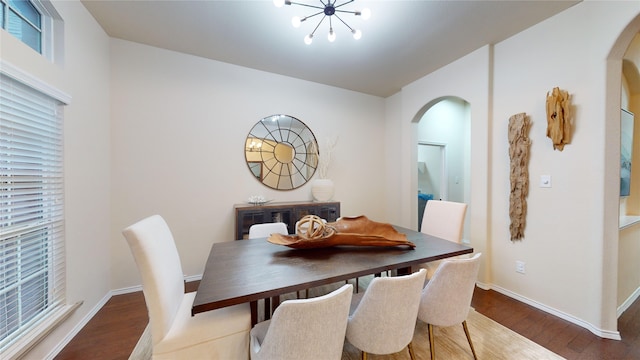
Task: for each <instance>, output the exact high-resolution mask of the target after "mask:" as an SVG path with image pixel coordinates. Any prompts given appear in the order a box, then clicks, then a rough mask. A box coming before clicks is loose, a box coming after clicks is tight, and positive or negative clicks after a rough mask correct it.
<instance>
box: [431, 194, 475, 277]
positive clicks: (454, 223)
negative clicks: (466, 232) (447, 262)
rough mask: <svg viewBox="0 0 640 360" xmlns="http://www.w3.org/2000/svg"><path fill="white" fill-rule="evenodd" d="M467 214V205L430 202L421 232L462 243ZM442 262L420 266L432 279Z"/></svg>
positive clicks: (439, 201)
mask: <svg viewBox="0 0 640 360" xmlns="http://www.w3.org/2000/svg"><path fill="white" fill-rule="evenodd" d="M466 212H467V204H465V203H460V202H454V201H444V200H429V201H427V205H426V206H425V208H424V215H423V216H422V225H421V227H420V232H422V233H424V234H427V235H432V236H435V237H439V238H441V239H445V240H449V241H451V242H455V243H460V242H461V241H462V230H463V228H464V217H465V214H466ZM441 262H442V260H436V261H431V262H428V263H424V264H421V265H420V267H422V268H424V269H427V279H431V277H432V276H433V273H434V272H435V271H436V269H437V268H438V266H439V265H440V263H441Z"/></svg>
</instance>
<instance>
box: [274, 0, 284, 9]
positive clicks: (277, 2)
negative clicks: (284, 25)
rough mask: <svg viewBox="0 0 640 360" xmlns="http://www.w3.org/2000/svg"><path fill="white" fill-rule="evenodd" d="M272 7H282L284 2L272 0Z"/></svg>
mask: <svg viewBox="0 0 640 360" xmlns="http://www.w3.org/2000/svg"><path fill="white" fill-rule="evenodd" d="M273 5H275V6H276V7H282V6H284V0H273Z"/></svg>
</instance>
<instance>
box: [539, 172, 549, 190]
mask: <svg viewBox="0 0 640 360" xmlns="http://www.w3.org/2000/svg"><path fill="white" fill-rule="evenodd" d="M540 187H541V188H550V187H551V175H540Z"/></svg>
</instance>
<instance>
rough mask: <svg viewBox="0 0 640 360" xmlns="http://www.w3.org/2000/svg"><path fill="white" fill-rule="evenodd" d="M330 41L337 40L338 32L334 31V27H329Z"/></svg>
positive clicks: (328, 37)
mask: <svg viewBox="0 0 640 360" xmlns="http://www.w3.org/2000/svg"><path fill="white" fill-rule="evenodd" d="M327 39H329V41H330V42H334V41H336V33H335V32H333V28H331V29H329V36H327Z"/></svg>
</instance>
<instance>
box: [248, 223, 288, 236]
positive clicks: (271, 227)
mask: <svg viewBox="0 0 640 360" xmlns="http://www.w3.org/2000/svg"><path fill="white" fill-rule="evenodd" d="M271 234H282V235H288V234H289V230H288V229H287V224H285V223H283V222H276V223H264V224H253V225H251V227H250V228H249V239H256V238H263V237H269V236H271Z"/></svg>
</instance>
